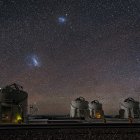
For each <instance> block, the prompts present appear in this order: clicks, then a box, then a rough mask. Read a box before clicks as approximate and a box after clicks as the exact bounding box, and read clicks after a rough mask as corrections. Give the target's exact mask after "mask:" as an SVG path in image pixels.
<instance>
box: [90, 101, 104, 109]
mask: <svg viewBox="0 0 140 140" xmlns="http://www.w3.org/2000/svg"><path fill="white" fill-rule="evenodd" d="M89 108H90V109H94V110H97V109H98V110H99V109H102V104H100V103H99V101H97V100H94V101H92V102H90V103H89Z"/></svg>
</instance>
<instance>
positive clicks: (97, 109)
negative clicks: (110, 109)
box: [89, 100, 104, 119]
mask: <svg viewBox="0 0 140 140" xmlns="http://www.w3.org/2000/svg"><path fill="white" fill-rule="evenodd" d="M89 110H90V117H91V118H97V119H100V118H103V117H104V111H103V109H102V104H101V103H99V101H97V100H94V101H92V102H91V103H89Z"/></svg>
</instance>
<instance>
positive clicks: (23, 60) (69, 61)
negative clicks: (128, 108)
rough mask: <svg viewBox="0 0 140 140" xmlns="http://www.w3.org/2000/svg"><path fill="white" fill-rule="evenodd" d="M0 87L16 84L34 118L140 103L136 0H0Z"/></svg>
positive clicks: (138, 6) (139, 30)
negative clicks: (95, 103)
mask: <svg viewBox="0 0 140 140" xmlns="http://www.w3.org/2000/svg"><path fill="white" fill-rule="evenodd" d="M0 56H1V57H0V66H1V70H0V86H1V87H3V86H5V85H7V84H11V83H13V82H16V83H18V84H20V85H22V86H23V87H24V89H25V90H26V91H27V92H28V95H29V104H34V103H36V105H37V106H38V109H39V110H38V114H68V113H69V109H70V101H71V100H74V99H75V98H76V97H79V96H83V97H85V98H86V100H88V101H92V100H95V99H96V100H99V101H100V102H101V103H103V109H104V111H105V113H106V114H117V113H118V108H119V102H120V100H121V99H123V98H127V97H130V96H131V97H133V98H134V99H137V100H140V1H139V0H24V1H22V0H0Z"/></svg>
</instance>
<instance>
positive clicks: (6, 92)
mask: <svg viewBox="0 0 140 140" xmlns="http://www.w3.org/2000/svg"><path fill="white" fill-rule="evenodd" d="M27 98H28V94H27V93H26V92H25V91H23V88H22V87H21V86H19V85H17V84H15V83H14V84H12V85H8V86H6V87H4V88H2V89H1V90H0V122H1V123H19V122H26V120H27Z"/></svg>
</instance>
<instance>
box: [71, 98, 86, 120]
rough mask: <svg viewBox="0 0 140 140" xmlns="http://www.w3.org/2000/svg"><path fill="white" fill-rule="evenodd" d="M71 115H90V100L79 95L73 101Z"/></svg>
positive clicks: (74, 116) (79, 116)
mask: <svg viewBox="0 0 140 140" xmlns="http://www.w3.org/2000/svg"><path fill="white" fill-rule="evenodd" d="M70 117H72V118H76V117H77V118H81V117H84V118H86V117H89V109H88V101H86V100H85V99H84V98H83V97H79V98H77V99H75V100H74V101H72V102H71V109H70Z"/></svg>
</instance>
